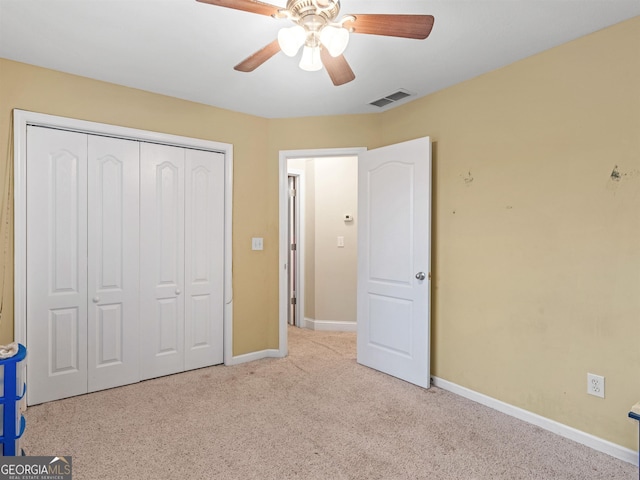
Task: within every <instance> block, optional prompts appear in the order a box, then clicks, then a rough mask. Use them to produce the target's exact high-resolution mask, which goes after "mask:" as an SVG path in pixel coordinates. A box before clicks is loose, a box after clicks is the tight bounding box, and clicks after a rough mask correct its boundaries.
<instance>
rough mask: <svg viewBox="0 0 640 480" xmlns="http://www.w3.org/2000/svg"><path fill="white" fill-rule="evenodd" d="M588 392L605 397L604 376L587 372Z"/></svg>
mask: <svg viewBox="0 0 640 480" xmlns="http://www.w3.org/2000/svg"><path fill="white" fill-rule="evenodd" d="M587 393H588V394H589V395H595V396H596V397H600V398H604V377H602V376H600V375H594V374H593V373H587Z"/></svg>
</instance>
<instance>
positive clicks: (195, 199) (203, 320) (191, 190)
mask: <svg viewBox="0 0 640 480" xmlns="http://www.w3.org/2000/svg"><path fill="white" fill-rule="evenodd" d="M185 160H186V181H187V185H186V197H185V326H184V327H185V328H184V339H185V359H184V363H185V365H184V366H185V370H191V369H194V368H200V367H206V366H209V365H215V364H218V363H222V362H223V360H224V358H223V345H224V339H223V324H224V321H223V317H224V304H223V291H224V228H222V226H223V225H224V188H222V186H223V185H224V155H223V154H221V153H216V152H205V151H202V150H186V152H185Z"/></svg>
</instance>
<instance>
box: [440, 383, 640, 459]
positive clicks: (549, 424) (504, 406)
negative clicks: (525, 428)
mask: <svg viewBox="0 0 640 480" xmlns="http://www.w3.org/2000/svg"><path fill="white" fill-rule="evenodd" d="M431 379H432V382H433V386H434V387H438V388H441V389H443V390H447V391H449V392H451V393H455V394H456V395H460V396H461V397H464V398H468V399H469V400H473V401H474V402H477V403H480V404H481V405H484V406H486V407H489V408H492V409H494V410H497V411H498V412H502V413H505V414H507V415H509V416H511V417H515V418H517V419H519V420H523V421H525V422H527V423H530V424H532V425H536V426H538V427H540V428H543V429H545V430H548V431H550V432H553V433H555V434H557V435H560V436H561V437H565V438H568V439H570V440H573V441H574V442H578V443H581V444H582V445H585V446H587V447H590V448H593V449H594V450H597V451H599V452H602V453H606V454H607V455H611V456H612V457H615V458H617V459H620V460H623V461H625V462H628V463H631V464H633V465H638V452H636V451H634V450H631V449H630V448H626V447H623V446H622V445H618V444H616V443H613V442H610V441H608V440H605V439H603V438H600V437H596V436H595V435H591V434H590V433H586V432H583V431H581V430H578V429H576V428H573V427H570V426H568V425H564V424H563V423H560V422H556V421H555V420H551V419H549V418H546V417H543V416H541V415H538V414H537V413H533V412H530V411H528V410H524V409H522V408H520V407H516V406H513V405H510V404H508V403H505V402H503V401H501V400H496V399H495V398H492V397H489V396H487V395H484V394H482V393H479V392H476V391H474V390H470V389H468V388H466V387H462V386H460V385H457V384H455V383H453V382H449V381H448V380H443V379H442V378H438V377H433V376H432V377H431Z"/></svg>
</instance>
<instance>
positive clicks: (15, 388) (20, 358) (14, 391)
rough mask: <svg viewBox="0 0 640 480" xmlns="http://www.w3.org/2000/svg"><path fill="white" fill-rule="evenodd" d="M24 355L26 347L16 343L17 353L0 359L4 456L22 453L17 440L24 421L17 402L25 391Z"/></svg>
mask: <svg viewBox="0 0 640 480" xmlns="http://www.w3.org/2000/svg"><path fill="white" fill-rule="evenodd" d="M26 356H27V349H26V348H25V347H24V346H23V345H18V353H16V354H15V355H14V356H13V357H10V358H4V359H1V360H0V375H1V378H0V413H1V415H0V418H1V419H2V425H0V427H1V431H2V436H1V437H0V449H1V451H0V454H2V456H5V457H15V456H18V455H22V450H21V449H20V447H19V444H20V443H19V440H20V438H21V437H22V434H23V433H24V429H25V425H26V422H25V419H24V417H23V416H22V414H20V406H19V404H20V401H21V400H22V398H23V397H24V394H25V393H26V391H27V387H26V385H25V383H24V363H23V362H24V359H25V358H26Z"/></svg>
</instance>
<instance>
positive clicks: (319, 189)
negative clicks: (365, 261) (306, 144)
mask: <svg viewBox="0 0 640 480" xmlns="http://www.w3.org/2000/svg"><path fill="white" fill-rule="evenodd" d="M289 167H292V168H299V169H304V171H305V185H304V188H305V192H304V195H305V204H306V205H305V245H304V256H305V284H304V298H305V304H304V308H305V317H306V318H309V319H311V320H324V321H338V322H355V321H356V281H357V273H358V271H357V269H358V265H357V263H358V262H357V260H358V256H357V252H358V248H357V247H358V245H357V242H358V235H357V223H356V222H357V220H356V221H353V222H345V221H344V219H343V217H344V214H347V213H348V214H351V215H354V216H355V214H356V212H357V206H358V190H357V187H358V158H357V157H353V156H351V157H325V158H315V159H314V158H309V159H295V160H290V161H289ZM338 236H342V237H344V247H342V248H338V246H337V239H338Z"/></svg>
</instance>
